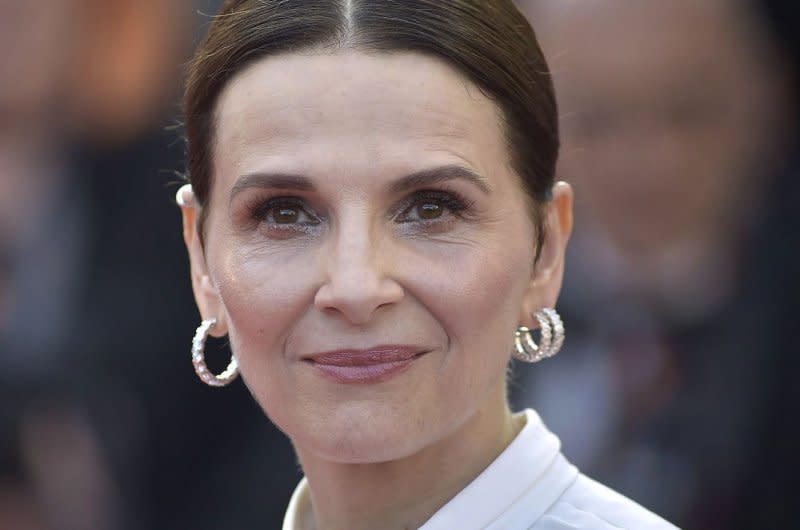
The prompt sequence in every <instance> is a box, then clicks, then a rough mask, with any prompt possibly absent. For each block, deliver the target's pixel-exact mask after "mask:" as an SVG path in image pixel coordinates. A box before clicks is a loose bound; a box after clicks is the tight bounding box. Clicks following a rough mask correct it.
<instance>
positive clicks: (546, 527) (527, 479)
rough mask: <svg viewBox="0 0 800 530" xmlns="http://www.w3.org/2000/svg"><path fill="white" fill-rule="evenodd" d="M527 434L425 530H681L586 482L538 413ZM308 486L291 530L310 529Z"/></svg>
mask: <svg viewBox="0 0 800 530" xmlns="http://www.w3.org/2000/svg"><path fill="white" fill-rule="evenodd" d="M524 414H525V417H526V424H525V427H523V429H522V430H521V431H520V433H519V434H518V435H517V436H516V437H515V438H514V440H513V441H512V442H511V444H509V446H508V447H507V448H506V449H505V450H504V451H503V452H502V453H500V455H499V456H498V457H497V458H496V459H495V460H494V461H493V462H492V463H491V464H489V467H487V468H486V469H485V470H484V471H483V472H482V473H481V474H480V475H478V477H477V478H475V480H473V481H472V482H471V483H470V484H468V485H467V487H466V488H464V489H463V490H461V492H459V494H458V495H456V496H455V497H453V498H452V499H451V500H450V501H449V502H448V503H447V504H445V505H444V506H442V508H440V509H439V511H437V512H436V513H435V514H433V517H431V518H430V519H429V520H428V521H427V522H426V523H425V524H424V525H422V527H421V528H420V529H419V530H473V529H474V530H478V529H482V530H577V529H582V530H583V529H586V530H676V527H675V526H674V525H672V524H670V523H668V522H666V521H664V520H663V519H661V518H660V517H658V516H657V515H655V514H653V513H651V512H649V511H647V510H646V509H644V508H642V507H641V506H639V505H638V504H636V503H635V502H633V501H632V500H630V499H628V498H627V497H623V496H622V495H620V494H619V493H616V492H615V491H612V490H610V489H609V488H607V487H605V486H603V485H602V484H599V483H597V482H595V481H593V480H592V479H590V478H588V477H586V476H585V475H582V474H580V473H579V472H578V470H577V469H576V468H575V466H573V465H572V464H570V463H569V462H567V460H566V459H565V458H564V456H563V455H562V454H561V442H560V441H559V439H558V437H556V436H555V435H554V434H553V433H551V432H550V431H548V430H547V428H546V427H545V426H544V424H543V423H542V420H541V418H539V415H538V414H536V412H534V411H533V410H530V409H528V410H526V411H525V412H524ZM309 503H310V498H309V493H308V486H307V484H306V479H303V480H302V481H301V482H300V484H299V485H298V486H297V489H295V491H294V494H293V495H292V500H291V501H290V502H289V508H288V510H287V512H286V517H285V518H284V521H283V530H304V528H303V526H301V524H302V521H301V516H302V514H303V513H309V512H310V506H309Z"/></svg>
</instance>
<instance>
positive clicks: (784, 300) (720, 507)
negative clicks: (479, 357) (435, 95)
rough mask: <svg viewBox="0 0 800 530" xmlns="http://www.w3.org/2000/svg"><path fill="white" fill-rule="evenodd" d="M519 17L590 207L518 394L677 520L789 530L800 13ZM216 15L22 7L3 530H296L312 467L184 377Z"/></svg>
mask: <svg viewBox="0 0 800 530" xmlns="http://www.w3.org/2000/svg"><path fill="white" fill-rule="evenodd" d="M518 4H519V6H520V8H521V9H522V10H523V11H524V12H525V13H526V15H527V16H529V18H530V20H531V21H532V23H533V25H534V27H535V28H536V30H537V32H538V34H539V37H540V40H541V42H542V45H543V48H544V50H545V52H546V54H547V56H548V58H549V60H550V65H551V68H552V70H553V76H554V81H555V85H556V90H557V94H558V98H559V103H560V109H561V121H562V136H563V154H562V158H561V163H560V166H559V176H560V178H563V179H565V180H569V181H570V182H572V183H573V185H574V187H575V190H576V196H577V203H576V227H575V233H574V239H573V242H572V245H571V248H570V250H569V256H568V262H567V263H568V266H567V272H566V279H565V289H564V292H563V295H562V299H561V301H560V303H559V310H560V311H561V312H562V314H563V316H564V319H565V321H566V325H567V330H568V337H567V342H566V346H565V348H564V351H563V352H562V353H561V354H560V355H559V357H558V358H556V359H553V360H550V361H548V362H545V363H541V364H539V365H535V366H517V367H515V378H514V382H513V386H512V396H511V398H512V403H513V404H514V406H515V407H516V408H522V407H527V406H532V407H535V408H536V409H538V410H539V411H540V413H541V415H542V416H543V418H544V419H545V421H546V423H547V424H548V425H549V427H550V428H551V429H552V430H554V431H555V432H556V433H558V434H559V435H560V437H561V439H562V442H563V448H564V452H565V454H566V455H567V457H568V458H570V459H571V460H572V461H573V462H574V463H576V464H577V465H578V466H579V467H580V468H581V469H582V470H583V471H584V472H585V473H587V474H588V475H590V476H592V477H594V478H596V479H598V480H600V481H602V482H604V483H606V484H608V485H610V486H611V487H613V488H615V489H617V490H619V491H621V492H622V493H624V494H626V495H628V496H630V497H632V498H633V499H635V500H637V501H638V502H640V503H642V504H644V505H645V506H647V507H649V508H651V509H652V510H654V511H656V512H658V513H660V514H662V515H663V516H665V517H666V518H668V519H670V520H672V521H674V522H675V523H677V524H679V525H680V526H681V527H683V528H687V529H690V528H702V529H708V530H716V529H739V528H741V529H745V528H748V529H751V528H770V529H772V528H790V527H793V526H794V525H795V524H796V517H795V514H794V512H793V507H794V506H795V504H796V502H797V488H796V486H795V483H796V479H795V477H796V476H797V473H798V472H800V469H799V467H800V466H798V458H797V457H796V448H797V447H800V437H799V436H798V433H800V426H798V425H797V424H796V421H797V419H798V418H800V411H798V404H800V396H798V391H797V387H798V385H797V384H796V382H795V379H796V377H797V376H796V374H797V373H798V369H799V368H800V366H798V364H799V363H798V359H800V356H798V353H800V352H798V349H797V347H796V342H795V340H794V337H793V333H794V332H795V330H796V328H797V326H795V325H793V320H794V319H796V318H797V316H798V315H800V311H798V309H799V308H798V297H799V296H800V285H799V281H798V276H800V274H799V273H800V266H799V265H800V241H798V233H800V208H798V207H797V205H796V202H797V201H800V193H799V192H798V191H799V190H798V186H799V184H798V177H799V176H800V175H798V173H799V172H800V157H799V156H798V155H800V150H799V149H798V138H797V124H798V113H799V112H800V106H798V98H797V96H798V92H797V86H798V76H797V73H798V66H800V64H799V62H798V58H799V57H800V42H799V41H798V40H799V39H800V18H799V17H798V13H797V11H796V9H797V8H796V7H795V2H792V1H791V0H763V1H758V2H757V1H755V0H753V1H747V0H670V1H669V2H663V1H658V0H520V1H519V2H518ZM217 7H218V6H217V2H215V1H211V0H203V1H199V0H172V1H170V2H163V1H159V0H39V1H37V2H20V1H15V0H0V366H2V370H0V528H2V529H9V530H12V529H13V530H62V529H63V530H118V529H119V530H127V529H165V530H166V529H190V528H191V529H198V530H203V529H212V528H228V529H249V528H279V526H280V520H281V517H282V514H283V511H284V509H285V507H286V504H287V503H288V500H289V496H290V494H291V491H292V489H293V488H294V486H295V484H296V482H297V481H298V480H299V478H300V473H299V471H298V468H297V464H296V461H295V458H294V455H293V452H292V450H291V447H290V445H289V442H288V441H287V440H286V439H285V438H284V437H283V435H281V434H280V433H279V432H278V431H277V430H276V429H275V428H274V427H273V426H272V425H271V424H270V423H269V422H268V421H267V420H266V419H265V418H264V417H263V414H262V413H261V411H260V409H259V408H258V407H257V406H256V405H255V404H254V402H253V400H252V399H251V398H250V396H249V394H248V393H247V390H246V389H245V388H244V386H243V385H242V384H241V383H236V384H234V385H232V386H231V387H230V388H227V389H225V390H222V391H219V390H213V389H210V388H208V387H205V386H204V385H203V384H202V383H200V382H199V380H197V379H196V377H195V375H194V373H193V370H192V367H191V363H190V362H189V346H190V340H191V336H192V334H193V332H194V329H195V327H196V326H197V324H198V316H197V313H196V309H195V308H194V304H193V301H192V295H191V290H190V285H189V276H188V264H187V261H186V257H185V253H184V250H183V245H182V241H181V237H180V227H179V222H180V218H179V212H178V209H177V208H176V207H175V206H174V200H173V197H174V193H175V190H176V188H177V185H176V183H177V182H178V181H179V180H180V177H179V174H180V171H181V170H182V169H183V154H184V145H183V143H182V140H181V131H180V129H179V128H178V127H176V125H177V124H178V121H179V107H178V104H177V102H178V99H179V94H180V88H181V81H182V77H181V76H182V65H183V63H185V61H187V60H188V58H189V57H190V55H191V52H192V49H193V46H194V44H195V43H196V42H197V39H198V38H199V36H200V35H202V32H203V31H204V28H205V26H206V25H207V24H208V22H209V16H208V15H209V14H213V13H214V12H215V11H216V8H217ZM215 346H216V347H218V348H217V349H219V351H218V352H212V353H211V354H210V355H211V356H212V357H213V358H212V359H210V360H209V362H210V364H211V365H212V367H215V363H216V366H218V367H220V368H221V367H222V366H224V364H225V362H226V360H227V359H226V356H227V353H226V349H225V345H224V343H222V342H220V343H219V344H216V345H215Z"/></svg>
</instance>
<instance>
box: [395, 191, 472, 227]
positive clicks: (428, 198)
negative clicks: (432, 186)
mask: <svg viewBox="0 0 800 530" xmlns="http://www.w3.org/2000/svg"><path fill="white" fill-rule="evenodd" d="M425 202H435V203H439V204H440V205H442V206H444V207H445V208H446V209H447V213H446V214H445V217H443V218H437V219H433V220H425V219H421V220H412V221H403V220H399V218H400V217H401V216H404V215H407V214H408V213H409V212H410V211H411V210H413V209H414V207H416V206H420V205H421V204H424V203H425ZM471 207H472V202H471V201H470V200H469V199H467V198H466V197H464V196H463V195H461V194H460V193H458V192H455V191H440V190H419V191H416V192H414V193H413V194H412V195H411V196H410V197H409V198H408V199H407V200H406V201H405V202H404V203H403V204H402V206H401V207H400V208H399V211H398V213H397V214H396V215H395V216H394V219H395V220H396V221H398V222H400V223H421V224H424V225H433V224H441V223H444V222H447V220H448V219H447V217H449V216H450V215H453V216H456V217H459V218H463V217H464V216H465V214H466V212H468V211H469V210H470V208H471Z"/></svg>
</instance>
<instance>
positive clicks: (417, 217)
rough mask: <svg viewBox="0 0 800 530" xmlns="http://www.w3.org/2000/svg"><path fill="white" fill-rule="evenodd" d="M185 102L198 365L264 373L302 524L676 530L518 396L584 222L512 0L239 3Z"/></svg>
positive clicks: (263, 398) (200, 58)
mask: <svg viewBox="0 0 800 530" xmlns="http://www.w3.org/2000/svg"><path fill="white" fill-rule="evenodd" d="M184 103H185V125H186V132H187V139H188V144H189V160H188V171H189V178H190V181H191V185H190V186H184V188H182V189H181V190H180V191H179V193H178V202H179V203H180V204H181V206H182V212H183V223H184V237H185V241H186V245H187V247H188V250H189V256H190V261H191V276H192V285H193V288H194V292H195V298H196V301H197V304H198V307H199V309H200V313H201V316H202V319H203V324H202V325H201V326H200V328H198V331H197V334H196V336H195V340H194V343H193V361H194V364H195V368H196V370H197V372H198V375H199V376H200V377H201V379H202V380H203V381H205V382H206V383H208V384H211V385H214V386H219V385H224V384H227V383H228V382H230V381H231V380H232V379H233V378H235V377H236V374H237V373H238V372H239V371H241V374H242V376H243V378H244V381H245V384H246V385H247V386H248V388H249V390H250V392H251V393H252V394H253V396H254V397H255V399H256V400H257V401H258V403H259V404H260V405H261V407H262V408H263V409H264V411H265V413H266V414H267V416H268V417H269V418H270V419H271V420H272V421H273V422H274V423H275V424H276V425H277V426H278V427H279V428H280V429H281V430H282V431H283V432H285V433H286V434H287V436H289V438H290V439H291V441H292V443H293V444H294V447H295V449H296V452H297V455H298V458H299V460H300V463H301V465H302V467H303V471H304V473H305V475H306V478H305V479H304V480H303V481H302V482H301V483H300V485H299V486H298V488H297V490H296V491H295V494H294V496H293V498H292V501H291V503H290V506H289V509H288V512H287V514H286V519H285V522H284V528H286V529H305V528H319V529H339V528H342V529H344V528H347V529H375V528H381V529H383V528H385V529H392V528H423V529H425V530H434V529H449V530H450V529H456V528H457V529H467V528H495V529H521V528H525V529H527V528H537V529H539V528H635V529H643V528H673V527H672V526H671V525H669V524H668V523H666V522H664V521H662V520H661V519H659V518H657V517H656V516H654V515H652V514H650V513H649V512H647V511H646V510H644V509H643V508H641V507H639V506H638V505H636V504H635V503H633V502H632V501H629V500H627V499H625V498H623V497H621V496H619V495H618V494H615V493H613V492H611V491H609V490H607V489H605V488H604V487H602V486H600V485H598V484H596V483H594V482H592V481H591V480H589V479H588V478H586V477H584V476H582V475H580V474H579V473H578V472H577V470H575V468H574V467H572V466H571V465H570V464H568V463H567V462H566V460H565V459H564V458H563V457H562V456H561V455H560V453H559V442H558V439H557V438H556V437H555V436H554V435H552V434H550V433H549V432H548V431H547V430H546V429H545V427H544V426H543V425H542V423H541V421H540V419H539V418H538V416H537V415H536V414H535V413H534V412H533V411H526V412H524V413H522V414H519V415H512V414H511V412H510V410H509V407H508V405H507V402H506V369H507V365H508V362H509V358H510V356H511V353H512V352H514V354H515V356H516V357H518V358H520V359H522V360H527V361H535V360H540V359H542V358H544V357H547V356H550V355H552V354H554V353H555V352H556V351H557V350H558V348H559V347H560V343H561V341H562V340H563V326H562V324H561V322H560V319H559V318H558V314H557V313H556V312H555V311H554V310H552V309H550V308H552V307H553V306H554V305H555V302H556V298H557V295H558V291H559V289H560V283H561V276H562V272H563V256H564V248H565V245H566V243H567V239H568V238H569V234H570V229H571V225H572V218H571V208H572V191H571V189H570V187H569V185H567V184H565V183H557V184H554V176H553V175H554V166H555V161H556V157H557V151H558V134H557V125H556V121H557V116H556V106H555V98H554V95H553V90H552V85H551V82H550V78H549V75H548V71H547V65H546V63H545V61H544V58H543V57H542V54H541V51H540V50H539V47H538V45H537V43H536V40H535V37H534V34H533V32H532V30H531V28H530V26H529V25H528V24H527V22H526V21H525V19H524V18H523V17H522V15H520V14H519V12H517V10H516V9H515V8H514V6H513V4H512V3H511V1H510V0H509V1H506V0H493V1H492V2H487V1H485V0H446V1H443V0H340V1H336V0H314V1H309V0H282V1H278V0H268V1H264V0H261V1H257V0H231V1H228V2H226V3H225V4H224V5H223V7H222V9H221V13H220V14H219V16H217V17H216V18H215V20H214V21H213V23H212V25H211V27H210V29H209V32H208V35H207V36H206V38H205V40H204V41H203V42H202V43H201V45H200V47H199V49H198V51H197V53H196V55H195V57H194V60H193V61H192V63H191V64H190V67H189V78H188V84H187V88H186V94H185V102H184ZM534 327H539V328H540V339H539V340H540V344H538V345H537V344H536V343H535V342H534V339H533V338H532V337H531V332H530V329H532V328H534ZM209 334H211V335H213V336H217V337H221V336H225V335H227V336H228V338H229V340H230V344H231V349H232V351H233V355H234V357H233V359H232V360H231V364H230V365H229V367H228V369H227V370H226V371H225V372H224V373H223V374H221V375H219V376H215V375H213V374H211V373H210V372H209V371H208V368H207V367H206V366H205V363H204V360H203V359H204V358H203V345H204V343H205V339H206V337H207V335H209Z"/></svg>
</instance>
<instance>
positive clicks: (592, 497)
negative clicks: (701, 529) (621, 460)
mask: <svg viewBox="0 0 800 530" xmlns="http://www.w3.org/2000/svg"><path fill="white" fill-rule="evenodd" d="M562 529H563V530H567V529H571V530H572V529H586V530H677V527H676V526H674V525H673V524H671V523H669V522H667V521H665V520H664V519H662V518H661V517H659V516H657V515H655V514H654V513H652V512H650V511H649V510H647V509H645V508H643V507H642V506H640V505H639V504H637V503H636V502H634V501H632V500H631V499H629V498H627V497H625V496H623V495H621V494H619V493H617V492H616V491H614V490H612V489H610V488H608V487H606V486H604V485H602V484H600V483H599V482H596V481H594V480H592V479H590V478H589V477H587V476H585V475H582V474H581V475H578V477H577V478H576V480H575V482H574V483H573V484H572V485H571V486H570V487H569V488H568V489H567V490H566V491H565V492H564V493H563V494H562V495H561V497H560V498H559V499H558V500H557V501H556V502H555V503H554V504H553V505H552V506H551V507H550V509H549V510H547V513H545V514H544V515H543V516H542V517H541V518H540V519H539V521H537V523H536V524H535V525H534V526H533V527H532V529H531V530H562Z"/></svg>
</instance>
